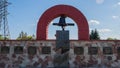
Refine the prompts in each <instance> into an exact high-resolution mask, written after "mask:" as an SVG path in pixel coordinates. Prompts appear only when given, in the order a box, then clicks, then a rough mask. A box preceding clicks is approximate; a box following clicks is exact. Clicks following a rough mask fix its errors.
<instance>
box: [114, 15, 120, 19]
mask: <svg viewBox="0 0 120 68" xmlns="http://www.w3.org/2000/svg"><path fill="white" fill-rule="evenodd" d="M112 18H113V19H119V18H120V16H112Z"/></svg>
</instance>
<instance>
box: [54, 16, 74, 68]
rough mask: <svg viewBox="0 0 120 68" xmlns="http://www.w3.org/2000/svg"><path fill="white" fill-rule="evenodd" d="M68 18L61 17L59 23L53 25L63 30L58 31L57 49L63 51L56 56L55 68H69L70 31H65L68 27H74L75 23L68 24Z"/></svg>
mask: <svg viewBox="0 0 120 68" xmlns="http://www.w3.org/2000/svg"><path fill="white" fill-rule="evenodd" d="M65 18H66V16H65V15H61V16H60V19H59V23H53V25H57V26H60V27H61V28H62V30H57V31H56V49H57V50H61V52H60V53H59V54H57V53H56V54H55V56H54V66H55V67H57V68H58V67H61V68H68V67H69V54H68V53H69V52H68V51H69V49H70V41H69V31H68V30H65V27H66V26H74V24H73V23H66V21H65Z"/></svg>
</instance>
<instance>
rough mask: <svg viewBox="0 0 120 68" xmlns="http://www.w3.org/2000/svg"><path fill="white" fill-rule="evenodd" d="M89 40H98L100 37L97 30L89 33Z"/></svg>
mask: <svg viewBox="0 0 120 68" xmlns="http://www.w3.org/2000/svg"><path fill="white" fill-rule="evenodd" d="M90 40H100V36H99V33H98V31H97V29H95V30H92V31H91V34H90Z"/></svg>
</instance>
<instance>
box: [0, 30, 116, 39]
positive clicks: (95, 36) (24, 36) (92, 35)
mask: <svg viewBox="0 0 120 68" xmlns="http://www.w3.org/2000/svg"><path fill="white" fill-rule="evenodd" d="M5 39H6V40H10V38H5ZM35 39H36V38H35V35H34V34H33V35H28V34H27V33H26V32H24V31H21V32H20V33H19V35H18V37H17V38H16V40H35ZM0 40H4V37H3V36H2V35H0ZM90 40H101V39H100V35H99V32H98V31H97V29H94V30H91V32H90ZM106 40H118V39H116V38H111V37H109V38H107V39H106Z"/></svg>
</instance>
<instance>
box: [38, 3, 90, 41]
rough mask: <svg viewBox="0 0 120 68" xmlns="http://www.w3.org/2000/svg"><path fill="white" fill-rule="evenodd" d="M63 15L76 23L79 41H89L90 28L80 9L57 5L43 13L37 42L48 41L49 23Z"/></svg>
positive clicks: (39, 23) (39, 22)
mask: <svg viewBox="0 0 120 68" xmlns="http://www.w3.org/2000/svg"><path fill="white" fill-rule="evenodd" d="M61 14H64V15H66V16H68V17H70V18H72V19H73V20H74V21H75V22H76V24H77V26H78V40H89V26H88V22H87V20H86V18H85V16H84V15H83V14H82V13H81V12H80V11H79V10H78V9H76V8H75V7H72V6H69V5H56V6H53V7H51V8H49V9H48V10H47V11H45V12H44V13H43V15H42V16H41V18H40V19H39V21H38V25H37V35H36V36H37V40H47V35H48V34H47V33H48V32H47V31H48V25H49V23H50V22H51V21H52V20H53V19H54V18H56V17H59V16H60V15H61Z"/></svg>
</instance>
